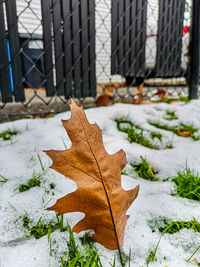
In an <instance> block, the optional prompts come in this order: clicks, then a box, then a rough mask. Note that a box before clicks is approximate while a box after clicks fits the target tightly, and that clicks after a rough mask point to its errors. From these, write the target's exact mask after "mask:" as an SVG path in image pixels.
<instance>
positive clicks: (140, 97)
mask: <svg viewBox="0 0 200 267" xmlns="http://www.w3.org/2000/svg"><path fill="white" fill-rule="evenodd" d="M138 88H139V89H138V91H136V92H134V93H133V95H134V96H138V97H137V98H135V99H133V102H132V104H140V103H141V102H142V92H143V88H144V83H142V84H140V85H139V87H138Z"/></svg>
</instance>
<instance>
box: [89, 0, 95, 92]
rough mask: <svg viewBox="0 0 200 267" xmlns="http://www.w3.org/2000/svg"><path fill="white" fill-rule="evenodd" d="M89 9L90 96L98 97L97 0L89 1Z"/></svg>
mask: <svg viewBox="0 0 200 267" xmlns="http://www.w3.org/2000/svg"><path fill="white" fill-rule="evenodd" d="M88 7H89V12H88V13H89V14H88V16H89V36H88V42H89V44H90V45H89V81H90V94H89V96H92V97H95V96H96V56H95V0H88Z"/></svg>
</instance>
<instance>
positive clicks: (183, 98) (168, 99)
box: [161, 95, 189, 104]
mask: <svg viewBox="0 0 200 267" xmlns="http://www.w3.org/2000/svg"><path fill="white" fill-rule="evenodd" d="M174 101H183V102H185V103H188V102H189V99H188V96H183V95H180V96H179V97H163V98H162V100H161V102H164V103H168V104H170V103H171V102H174Z"/></svg>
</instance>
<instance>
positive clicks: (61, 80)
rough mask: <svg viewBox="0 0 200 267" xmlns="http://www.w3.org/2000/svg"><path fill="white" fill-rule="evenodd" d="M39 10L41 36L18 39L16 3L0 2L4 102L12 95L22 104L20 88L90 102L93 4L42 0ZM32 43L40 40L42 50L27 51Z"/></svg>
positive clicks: (0, 79) (0, 80) (85, 0)
mask: <svg viewBox="0 0 200 267" xmlns="http://www.w3.org/2000/svg"><path fill="white" fill-rule="evenodd" d="M41 9H42V10H41V11H42V27H43V36H40V35H38V34H34V33H30V34H29V33H27V34H21V33H20V32H19V31H18V20H17V12H16V0H9V1H7V0H4V1H2V0H1V1H0V86H1V87H0V90H1V91H2V102H4V103H6V102H12V101H13V97H12V95H14V100H15V101H16V102H23V101H25V95H24V88H41V87H45V88H46V94H47V96H54V95H64V96H65V97H66V98H69V97H77V98H83V97H88V96H92V97H94V96H95V95H96V75H95V0H90V1H88V0H82V1H80V0H68V1H66V0H45V1H43V0H41ZM33 12H34V11H33ZM5 13H6V14H5ZM5 19H6V21H5ZM36 30H37V29H36ZM32 40H34V41H39V40H40V41H41V40H42V41H43V48H38V49H33V48H29V42H30V41H32ZM9 54H10V61H9ZM12 83H13V84H12ZM12 91H13V92H12Z"/></svg>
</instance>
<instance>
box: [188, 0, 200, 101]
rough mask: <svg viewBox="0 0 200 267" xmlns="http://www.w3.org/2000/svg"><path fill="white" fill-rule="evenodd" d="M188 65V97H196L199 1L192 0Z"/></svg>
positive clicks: (199, 63)
mask: <svg viewBox="0 0 200 267" xmlns="http://www.w3.org/2000/svg"><path fill="white" fill-rule="evenodd" d="M190 60H191V62H190V66H189V77H188V78H189V99H196V98H198V87H199V73H200V1H199V0H193V6H192V28H191V43H190Z"/></svg>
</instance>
